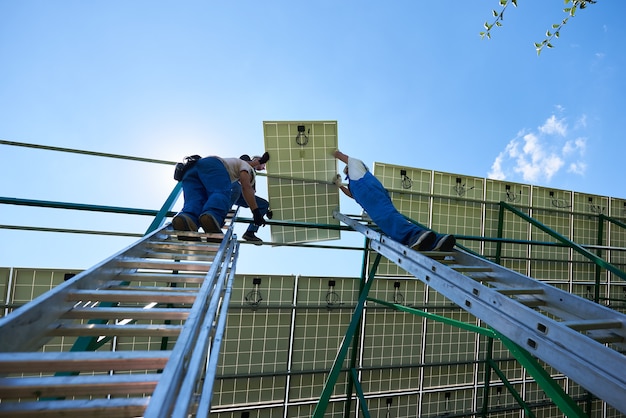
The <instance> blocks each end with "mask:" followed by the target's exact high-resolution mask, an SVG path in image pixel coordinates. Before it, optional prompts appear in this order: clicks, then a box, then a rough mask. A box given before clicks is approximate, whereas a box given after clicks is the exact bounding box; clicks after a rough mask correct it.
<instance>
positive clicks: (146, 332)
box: [48, 324, 183, 337]
mask: <svg viewBox="0 0 626 418" xmlns="http://www.w3.org/2000/svg"><path fill="white" fill-rule="evenodd" d="M182 329H183V327H182V326H181V325H136V324H125V325H113V324H111V325H109V324H84V325H81V324H68V325H62V326H59V327H57V328H54V329H51V330H50V331H49V332H48V335H52V336H66V337H86V336H88V337H99V336H101V335H107V336H119V337H176V336H178V334H180V331H181V330H182Z"/></svg>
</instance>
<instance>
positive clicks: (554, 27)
mask: <svg viewBox="0 0 626 418" xmlns="http://www.w3.org/2000/svg"><path fill="white" fill-rule="evenodd" d="M559 26H561V25H559V24H558V23H553V24H552V29H556V28H558V27H559Z"/></svg>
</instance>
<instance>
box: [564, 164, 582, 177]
mask: <svg viewBox="0 0 626 418" xmlns="http://www.w3.org/2000/svg"><path fill="white" fill-rule="evenodd" d="M585 171H587V164H585V163H583V162H580V161H578V162H574V163H570V165H569V167H568V168H567V172H568V173H573V174H578V175H581V176H582V175H583V174H585Z"/></svg>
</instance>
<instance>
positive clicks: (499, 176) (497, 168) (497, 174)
mask: <svg viewBox="0 0 626 418" xmlns="http://www.w3.org/2000/svg"><path fill="white" fill-rule="evenodd" d="M504 156H505V154H504V152H501V153H500V154H498V156H497V157H496V159H495V161H494V162H493V164H491V171H490V172H489V174H487V177H489V178H490V179H494V180H504V179H505V178H506V176H505V175H504V172H503V171H502V160H503V159H504Z"/></svg>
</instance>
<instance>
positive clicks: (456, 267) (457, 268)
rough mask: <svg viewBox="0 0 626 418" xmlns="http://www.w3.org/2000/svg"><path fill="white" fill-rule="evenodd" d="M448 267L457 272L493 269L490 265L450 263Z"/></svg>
mask: <svg viewBox="0 0 626 418" xmlns="http://www.w3.org/2000/svg"><path fill="white" fill-rule="evenodd" d="M448 267H450V268H451V269H453V270H455V271H458V272H459V273H466V272H467V273H478V272H481V273H482V272H489V271H493V269H492V268H491V267H484V266H464V265H461V264H451V265H449V266H448Z"/></svg>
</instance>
